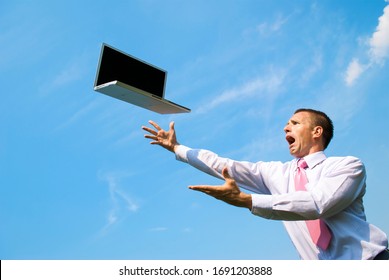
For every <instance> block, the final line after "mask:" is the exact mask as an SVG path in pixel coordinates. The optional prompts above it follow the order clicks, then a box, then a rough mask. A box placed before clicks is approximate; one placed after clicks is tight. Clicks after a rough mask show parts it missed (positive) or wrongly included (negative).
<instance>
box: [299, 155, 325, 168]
mask: <svg viewBox="0 0 389 280" xmlns="http://www.w3.org/2000/svg"><path fill="white" fill-rule="evenodd" d="M326 158H327V156H326V155H325V154H324V152H323V151H320V152H316V153H313V154H309V155H307V156H305V157H304V159H305V161H306V162H307V165H308V168H309V169H313V168H314V167H315V166H316V165H318V164H320V163H322V162H323V161H324V160H325V159H326ZM298 160H299V159H296V166H297V161H298ZM296 168H297V167H296Z"/></svg>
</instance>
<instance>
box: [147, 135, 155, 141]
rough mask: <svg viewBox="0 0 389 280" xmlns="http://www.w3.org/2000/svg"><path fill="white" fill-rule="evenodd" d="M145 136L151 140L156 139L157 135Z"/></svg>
mask: <svg viewBox="0 0 389 280" xmlns="http://www.w3.org/2000/svg"><path fill="white" fill-rule="evenodd" d="M145 138H148V139H151V140H154V141H158V137H157V136H153V135H147V134H146V135H145Z"/></svg>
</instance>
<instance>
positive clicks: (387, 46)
mask: <svg viewBox="0 0 389 280" xmlns="http://www.w3.org/2000/svg"><path fill="white" fill-rule="evenodd" d="M387 2H388V1H387ZM369 43H370V50H369V54H370V59H371V61H372V62H374V63H377V64H383V63H384V62H385V59H386V58H387V57H388V56H389V5H387V6H386V7H385V9H384V14H383V15H382V16H381V17H380V18H379V19H378V26H377V28H376V31H375V32H374V33H373V35H372V36H371V38H370V41H369Z"/></svg>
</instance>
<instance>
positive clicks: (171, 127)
mask: <svg viewBox="0 0 389 280" xmlns="http://www.w3.org/2000/svg"><path fill="white" fill-rule="evenodd" d="M169 128H170V130H174V121H172V122H170V125H169Z"/></svg>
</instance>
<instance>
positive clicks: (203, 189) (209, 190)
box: [189, 185, 217, 193]
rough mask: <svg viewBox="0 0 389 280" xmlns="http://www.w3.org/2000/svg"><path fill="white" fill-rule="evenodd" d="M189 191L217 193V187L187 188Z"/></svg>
mask: <svg viewBox="0 0 389 280" xmlns="http://www.w3.org/2000/svg"><path fill="white" fill-rule="evenodd" d="M189 189H191V190H194V191H200V192H206V193H210V192H215V191H217V187H215V186H200V185H199V186H189Z"/></svg>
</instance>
